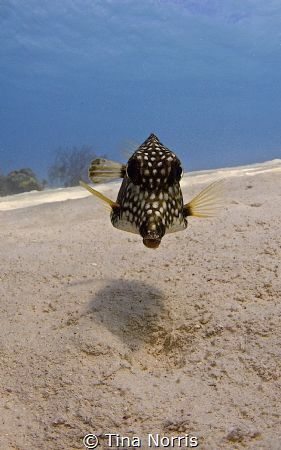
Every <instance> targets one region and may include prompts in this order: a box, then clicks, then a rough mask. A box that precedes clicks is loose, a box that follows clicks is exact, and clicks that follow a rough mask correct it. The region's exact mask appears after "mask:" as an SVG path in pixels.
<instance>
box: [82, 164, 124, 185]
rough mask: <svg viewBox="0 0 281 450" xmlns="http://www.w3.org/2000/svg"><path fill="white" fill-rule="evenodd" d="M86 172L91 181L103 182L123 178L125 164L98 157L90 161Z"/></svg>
mask: <svg viewBox="0 0 281 450" xmlns="http://www.w3.org/2000/svg"><path fill="white" fill-rule="evenodd" d="M88 174H89V178H90V180H92V182H93V183H104V182H106V181H111V180H115V179H116V178H124V176H125V174H126V166H125V165H124V164H119V163H117V162H114V161H110V160H109V159H103V158H98V159H95V160H94V161H92V162H91V165H90V167H89V173H88Z"/></svg>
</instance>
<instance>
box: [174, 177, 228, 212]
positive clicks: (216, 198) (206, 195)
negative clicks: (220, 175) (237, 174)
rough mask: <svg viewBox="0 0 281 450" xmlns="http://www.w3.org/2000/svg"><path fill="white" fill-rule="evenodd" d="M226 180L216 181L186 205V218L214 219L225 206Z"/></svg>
mask: <svg viewBox="0 0 281 450" xmlns="http://www.w3.org/2000/svg"><path fill="white" fill-rule="evenodd" d="M223 182H224V179H221V180H218V181H215V182H214V183H212V184H210V185H209V186H207V187H206V188H205V189H203V191H201V192H200V193H199V194H198V195H196V197H194V199H192V200H191V201H190V202H189V203H187V204H186V205H184V207H183V209H184V212H185V215H186V216H194V217H213V216H215V215H216V214H217V213H218V212H219V211H220V209H221V208H222V207H223V205H224V191H223V187H222V183H223Z"/></svg>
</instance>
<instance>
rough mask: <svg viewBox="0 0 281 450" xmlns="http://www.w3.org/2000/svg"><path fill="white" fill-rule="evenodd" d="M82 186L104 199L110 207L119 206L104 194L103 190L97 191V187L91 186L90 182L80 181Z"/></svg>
mask: <svg viewBox="0 0 281 450" xmlns="http://www.w3.org/2000/svg"><path fill="white" fill-rule="evenodd" d="M80 186H82V187H83V188H85V189H87V191H89V192H91V194H93V195H94V196H95V197H97V198H99V199H100V200H102V201H103V203H104V204H105V205H106V206H107V207H108V206H109V207H110V209H113V208H119V206H118V204H117V203H115V202H113V201H112V200H110V198H108V197H106V196H105V195H103V194H102V193H101V192H98V191H96V190H95V189H93V188H92V187H91V186H89V185H88V184H86V183H84V181H80Z"/></svg>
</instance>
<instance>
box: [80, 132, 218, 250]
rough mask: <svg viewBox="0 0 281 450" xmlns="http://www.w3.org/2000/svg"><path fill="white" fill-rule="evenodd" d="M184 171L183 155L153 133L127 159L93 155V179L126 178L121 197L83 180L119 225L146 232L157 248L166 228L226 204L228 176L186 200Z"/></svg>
mask: <svg viewBox="0 0 281 450" xmlns="http://www.w3.org/2000/svg"><path fill="white" fill-rule="evenodd" d="M181 177H182V167H181V162H180V160H179V159H178V158H177V156H176V155H175V153H174V152H172V151H171V150H169V149H168V148H167V147H165V146H164V145H163V144H161V142H160V141H159V139H158V138H157V136H155V134H151V135H150V136H149V137H148V138H147V139H146V140H145V141H144V143H143V144H142V145H141V146H140V147H138V148H137V150H136V151H135V152H134V153H133V155H132V156H131V157H130V158H129V160H128V162H127V164H119V163H116V162H114V161H109V160H106V159H102V158H99V159H96V160H94V161H92V163H91V165H90V168H89V178H90V180H92V181H93V183H100V182H104V181H110V180H112V179H116V178H123V182H122V185H121V187H120V190H119V193H118V196H117V200H116V202H114V201H112V200H110V199H109V198H107V197H106V196H105V195H103V194H102V193H101V192H98V191H96V190H95V189H93V188H92V187H91V186H89V185H88V184H86V183H84V182H83V181H81V182H80V184H81V186H83V187H84V188H85V189H87V190H88V191H89V192H91V193H92V194H93V195H94V196H96V197H98V198H99V199H101V200H102V201H103V202H104V203H105V204H106V205H108V206H109V208H110V218H111V222H112V225H113V226H114V227H115V228H118V229H119V230H124V231H128V232H131V233H136V234H140V235H141V237H142V238H143V243H144V245H145V246H146V247H149V248H157V247H159V245H160V243H161V239H162V238H163V236H164V235H165V234H167V233H175V232H177V231H182V230H184V229H185V228H186V227H187V217H188V216H194V217H212V216H213V215H214V214H215V213H216V211H217V208H218V207H219V206H220V205H221V201H220V200H221V196H220V191H221V190H220V186H221V181H222V180H219V181H217V182H215V183H212V184H211V185H209V186H208V187H207V188H205V189H204V190H203V191H202V192H200V193H199V194H198V195H197V196H196V197H195V198H194V199H193V200H191V201H190V202H189V203H186V204H184V202H183V197H182V191H181V187H180V179H181Z"/></svg>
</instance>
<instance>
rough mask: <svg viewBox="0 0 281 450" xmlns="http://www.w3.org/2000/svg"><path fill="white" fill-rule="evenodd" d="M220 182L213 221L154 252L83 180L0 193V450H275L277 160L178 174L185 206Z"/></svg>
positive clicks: (280, 201)
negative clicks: (134, 441)
mask: <svg viewBox="0 0 281 450" xmlns="http://www.w3.org/2000/svg"><path fill="white" fill-rule="evenodd" d="M221 176H225V191H226V203H225V207H224V209H223V210H222V212H221V214H220V215H219V216H218V217H216V218H213V219H204V220H203V219H195V218H191V219H190V220H189V227H188V229H187V230H186V231H184V232H179V233H176V234H170V235H167V236H165V237H164V239H163V241H162V244H161V247H160V248H159V249H158V250H151V249H147V248H145V247H144V246H143V244H142V240H141V238H140V237H139V236H137V235H134V234H128V233H125V232H122V231H119V230H116V229H114V228H113V227H112V225H111V223H110V220H109V214H108V212H107V211H106V210H105V209H104V207H103V206H102V205H101V204H100V203H99V202H98V201H96V200H95V199H94V198H93V197H92V196H90V195H88V193H87V191H84V190H83V189H82V188H71V189H65V190H63V189H59V190H53V191H51V190H50V191H46V192H42V193H29V194H21V195H16V196H13V197H6V198H2V199H1V201H0V227H1V260H0V265H1V271H0V277H1V284H0V297H1V303H0V305H1V319H0V320H1V327H0V352H1V356H0V362H1V382H0V383H1V384H0V389H1V396H0V408H1V429H0V448H1V450H2V449H3V450H9V449H17V450H31V449H34V450H37V449H67V450H70V449H83V448H84V446H83V444H82V437H83V436H84V435H85V434H88V433H93V432H94V433H96V435H97V436H98V437H99V439H100V446H99V447H98V448H104V449H107V448H110V447H109V446H108V445H107V443H106V440H105V438H104V434H105V433H118V434H120V435H122V436H131V437H132V436H138V437H140V438H141V439H142V447H141V448H143V449H147V448H149V447H148V444H147V434H148V433H152V434H153V435H155V434H156V433H159V434H160V435H161V436H185V434H189V435H190V436H196V437H197V439H198V442H199V448H200V449H208V450H211V449H214V450H215V449H240V448H241V449H242V448H246V449H247V448H249V449H266V450H268V449H276V450H277V449H280V448H281V418H280V414H281V400H280V399H281V322H280V319H281V270H280V265H281V261H280V259H281V249H280V246H281V160H274V161H271V162H268V163H264V164H259V165H252V166H245V167H240V168H239V167H237V168H233V169H222V170H218V171H203V172H196V173H192V174H189V175H187V176H185V177H184V178H183V183H182V184H183V193H184V199H185V200H186V201H188V200H190V199H191V198H192V197H193V196H194V195H195V194H196V193H198V192H199V191H200V190H201V189H202V188H203V187H205V186H206V185H207V184H208V183H210V182H211V181H213V180H214V179H216V178H218V177H221ZM118 186H119V184H118V183H117V184H116V183H115V184H108V185H106V186H100V190H101V191H103V192H105V193H106V195H109V196H110V197H111V198H113V199H115V198H116V194H117V191H118ZM111 448H118V447H117V446H113V447H111ZM123 448H130V447H128V446H125V447H123ZM132 448H133V447H132ZM162 448H164V447H162ZM166 448H167V447H166ZM170 448H172V447H170ZM174 448H178V447H177V446H174ZM182 448H186V447H182Z"/></svg>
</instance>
